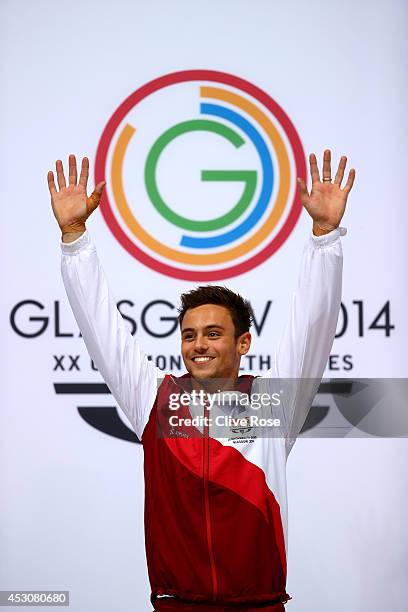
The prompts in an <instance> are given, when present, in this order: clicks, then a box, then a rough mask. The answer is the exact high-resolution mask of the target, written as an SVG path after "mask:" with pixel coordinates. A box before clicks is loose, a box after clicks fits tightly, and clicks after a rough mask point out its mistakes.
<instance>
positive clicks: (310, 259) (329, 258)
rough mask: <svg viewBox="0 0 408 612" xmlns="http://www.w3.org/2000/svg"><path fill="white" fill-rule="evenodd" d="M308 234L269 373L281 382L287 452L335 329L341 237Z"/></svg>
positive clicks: (336, 233)
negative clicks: (297, 279) (294, 290)
mask: <svg viewBox="0 0 408 612" xmlns="http://www.w3.org/2000/svg"><path fill="white" fill-rule="evenodd" d="M346 231H347V230H346V229H345V228H337V229H336V230H333V231H332V232H330V233H329V234H325V235H323V236H314V235H313V234H311V236H310V238H309V241H308V243H307V244H306V246H305V249H304V252H303V257H302V262H301V268H300V274H299V281H298V287H297V290H296V292H295V294H294V296H293V299H292V306H291V312H290V315H289V320H288V321H287V324H286V326H285V328H284V331H283V334H282V337H281V340H280V343H279V345H278V350H277V351H276V353H275V356H274V359H273V364H274V365H273V367H272V370H271V371H270V372H269V373H268V374H269V375H270V376H272V377H274V378H278V379H279V380H280V381H281V382H282V385H281V386H282V388H283V389H284V393H283V394H282V409H283V414H284V420H285V428H284V430H285V436H286V450H287V455H288V454H289V452H290V450H291V448H292V446H293V444H294V442H295V440H296V438H297V436H298V434H299V433H300V431H301V429H302V427H303V425H304V422H305V420H306V417H307V414H308V412H309V410H310V407H311V404H312V402H313V399H314V396H315V395H316V392H317V389H318V387H319V384H320V382H321V379H322V376H323V373H324V370H325V367H326V364H327V360H328V358H329V355H330V350H331V347H332V344H333V340H334V336H335V333H336V326H337V319H338V315H339V310H340V303H341V286H342V269H343V254H342V246H341V240H340V236H343V235H344V234H345V233H346Z"/></svg>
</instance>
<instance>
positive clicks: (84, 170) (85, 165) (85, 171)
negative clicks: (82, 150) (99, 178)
mask: <svg viewBox="0 0 408 612" xmlns="http://www.w3.org/2000/svg"><path fill="white" fill-rule="evenodd" d="M88 176H89V159H88V158H87V157H84V158H83V160H82V164H81V175H80V177H79V183H78V185H82V186H83V187H85V190H86V185H87V183H88Z"/></svg>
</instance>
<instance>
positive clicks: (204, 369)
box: [181, 304, 251, 380]
mask: <svg viewBox="0 0 408 612" xmlns="http://www.w3.org/2000/svg"><path fill="white" fill-rule="evenodd" d="M250 345H251V334H250V333H249V332H245V333H244V334H242V335H241V336H239V337H238V338H235V327H234V323H233V320H232V317H231V313H230V312H229V310H228V309H227V308H224V306H218V305H217V304H203V305H202V306H197V307H196V308H190V309H189V310H187V312H186V314H185V315H184V318H183V323H182V326H181V354H182V357H183V361H184V364H185V366H186V368H187V371H188V372H189V373H190V374H191V376H192V377H193V378H195V379H196V380H204V379H206V378H225V379H235V378H237V376H238V372H239V364H240V360H241V357H242V355H245V354H246V353H247V352H248V350H249V347H250Z"/></svg>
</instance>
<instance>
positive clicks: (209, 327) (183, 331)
mask: <svg viewBox="0 0 408 612" xmlns="http://www.w3.org/2000/svg"><path fill="white" fill-rule="evenodd" d="M214 328H216V329H225V328H224V327H223V326H222V325H217V324H216V323H211V324H210V325H206V326H205V327H204V329H214ZM194 331H195V329H194V327H186V328H184V329H182V330H181V333H182V334H185V333H186V332H194Z"/></svg>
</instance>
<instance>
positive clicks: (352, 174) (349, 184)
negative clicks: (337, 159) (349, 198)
mask: <svg viewBox="0 0 408 612" xmlns="http://www.w3.org/2000/svg"><path fill="white" fill-rule="evenodd" d="M355 178H356V171H355V170H354V168H352V169H351V170H350V172H349V175H348V179H347V183H346V184H345V186H344V189H343V191H345V192H346V193H347V194H348V193H350V191H351V188H352V186H353V183H354V179H355Z"/></svg>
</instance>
